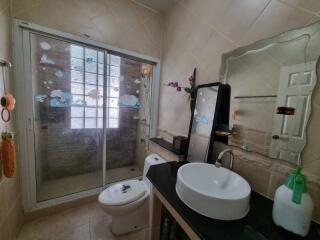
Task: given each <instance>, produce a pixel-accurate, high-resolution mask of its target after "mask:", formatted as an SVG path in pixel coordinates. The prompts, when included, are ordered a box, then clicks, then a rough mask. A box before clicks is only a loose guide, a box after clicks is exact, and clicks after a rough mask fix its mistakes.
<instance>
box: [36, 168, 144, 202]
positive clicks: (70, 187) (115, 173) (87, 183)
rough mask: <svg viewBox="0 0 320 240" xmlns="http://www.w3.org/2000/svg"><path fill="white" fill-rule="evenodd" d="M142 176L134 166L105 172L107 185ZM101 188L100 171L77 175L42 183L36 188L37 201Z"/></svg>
mask: <svg viewBox="0 0 320 240" xmlns="http://www.w3.org/2000/svg"><path fill="white" fill-rule="evenodd" d="M141 175H142V171H141V170H140V169H139V168H138V167H137V166H135V165H131V166H127V167H122V168H115V169H110V170H107V171H106V181H107V184H110V183H113V182H118V181H121V180H125V179H130V178H135V177H139V176H141ZM99 186H102V176H101V171H97V172H91V173H86V174H79V175H75V176H71V177H65V178H60V179H55V180H50V181H44V182H42V183H41V185H40V187H38V191H37V199H38V201H45V200H49V199H53V198H57V197H61V196H66V195H68V194H71V193H76V192H81V191H84V190H89V189H93V188H97V187H99Z"/></svg>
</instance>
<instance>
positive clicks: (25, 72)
mask: <svg viewBox="0 0 320 240" xmlns="http://www.w3.org/2000/svg"><path fill="white" fill-rule="evenodd" d="M30 33H36V34H42V35H47V36H50V37H53V38H54V37H55V38H57V39H63V40H67V41H68V40H69V41H73V42H76V43H80V44H83V45H87V46H92V47H96V48H100V49H102V50H104V51H105V52H107V53H114V54H117V55H119V56H125V57H127V58H130V59H133V60H140V61H143V62H146V63H150V64H152V65H153V76H152V77H153V83H152V87H151V88H152V89H151V91H152V95H151V96H152V99H151V114H150V118H151V121H150V137H155V136H156V129H157V124H158V122H157V121H158V99H159V89H160V60H159V59H157V58H153V57H149V56H146V55H143V54H140V53H137V52H133V51H129V50H125V49H120V48H117V47H113V46H110V45H108V44H105V43H101V42H97V41H95V40H92V39H89V38H86V37H81V36H77V35H73V34H69V33H65V32H62V31H58V30H54V29H51V28H47V27H43V26H40V25H37V24H33V23H29V22H26V21H22V20H19V19H14V20H13V41H14V49H13V58H14V81H15V86H14V87H15V92H16V97H17V103H18V104H17V110H16V114H15V116H16V123H17V130H16V131H17V132H16V135H17V138H18V147H17V149H18V152H17V156H18V164H19V165H20V166H19V167H20V173H21V175H20V178H21V181H20V182H21V184H22V199H23V205H24V210H25V212H32V211H35V210H38V209H43V208H47V207H51V206H55V205H58V204H62V203H66V202H69V201H73V200H77V199H81V198H84V197H89V196H93V195H97V194H99V192H101V190H103V188H105V187H107V186H108V185H105V183H106V181H105V180H106V171H105V169H106V144H105V142H106V130H105V121H103V122H104V123H103V124H104V126H103V150H102V152H103V153H102V171H103V172H102V176H103V184H102V186H101V187H98V188H94V189H89V190H85V191H82V192H76V193H72V194H69V195H66V196H61V197H57V198H54V199H50V200H45V201H41V202H37V199H36V179H35V176H36V172H35V156H34V147H35V145H34V142H33V140H32V139H31V135H32V134H31V132H33V126H32V124H33V120H32V119H30V118H27V116H28V113H27V112H28V111H31V112H32V111H33V107H32V106H28V104H27V103H26V99H27V97H28V95H27V94H28V93H29V94H30V92H31V91H30V87H31V88H32V86H27V85H28V84H26V82H28V83H30V82H31V69H30V65H29V64H30V62H29V61H30V52H29V55H28V54H27V55H25V51H24V49H26V48H28V47H29V48H30V42H29V40H28V39H26V38H25V37H26V36H27V35H26V34H30ZM104 74H106V73H104ZM30 85H31V84H30ZM28 88H29V91H27V90H26V89H28ZM104 91H105V87H104ZM104 98H105V94H104ZM105 114H106V113H105V111H104V116H103V117H104V119H105ZM30 144H31V145H32V146H31V147H30Z"/></svg>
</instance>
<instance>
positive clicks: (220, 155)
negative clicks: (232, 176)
mask: <svg viewBox="0 0 320 240" xmlns="http://www.w3.org/2000/svg"><path fill="white" fill-rule="evenodd" d="M225 153H229V154H230V166H229V168H230V170H232V169H233V159H234V155H233V152H232V150H231V149H229V148H227V149H225V150H223V151H222V152H221V153H220V154H219V156H218V158H217V160H216V163H215V165H216V167H221V166H222V157H223V155H224V154H225Z"/></svg>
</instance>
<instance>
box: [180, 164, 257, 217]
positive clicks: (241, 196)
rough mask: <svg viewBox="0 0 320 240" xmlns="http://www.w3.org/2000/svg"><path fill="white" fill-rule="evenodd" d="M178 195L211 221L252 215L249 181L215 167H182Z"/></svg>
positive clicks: (199, 165)
mask: <svg viewBox="0 0 320 240" xmlns="http://www.w3.org/2000/svg"><path fill="white" fill-rule="evenodd" d="M176 192H177V194H178V196H179V198H180V199H181V200H182V201H183V202H184V203H185V204H186V205H187V206H188V207H190V208H191V209H193V210H194V211H196V212H198V213H200V214H202V215H204V216H207V217H209V218H214V219H219V220H236V219H240V218H243V217H245V216H246V215H247V213H248V212H249V200H250V192H251V188H250V186H249V184H248V182H247V181H246V180H245V179H243V178H242V177H241V176H240V175H238V174H237V173H235V172H232V171H230V170H229V169H226V168H223V167H219V168H218V167H216V166H215V165H213V164H207V163H188V164H186V165H183V166H182V167H180V168H179V169H178V176H177V183H176Z"/></svg>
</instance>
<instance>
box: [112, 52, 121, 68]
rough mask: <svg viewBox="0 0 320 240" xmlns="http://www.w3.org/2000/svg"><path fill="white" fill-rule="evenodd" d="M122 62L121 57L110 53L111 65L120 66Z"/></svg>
mask: <svg viewBox="0 0 320 240" xmlns="http://www.w3.org/2000/svg"><path fill="white" fill-rule="evenodd" d="M120 63H121V57H119V56H114V55H110V65H113V66H120Z"/></svg>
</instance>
